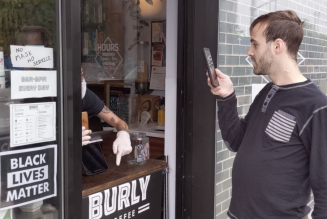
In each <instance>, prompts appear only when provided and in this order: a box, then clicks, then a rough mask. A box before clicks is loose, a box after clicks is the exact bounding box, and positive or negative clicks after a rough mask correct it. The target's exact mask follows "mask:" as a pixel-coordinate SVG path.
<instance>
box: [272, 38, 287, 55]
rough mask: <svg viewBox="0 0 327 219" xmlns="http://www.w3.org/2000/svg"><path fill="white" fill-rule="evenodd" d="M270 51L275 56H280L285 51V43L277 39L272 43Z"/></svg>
mask: <svg viewBox="0 0 327 219" xmlns="http://www.w3.org/2000/svg"><path fill="white" fill-rule="evenodd" d="M272 50H273V52H274V53H275V54H276V55H278V54H281V53H283V52H284V51H285V50H286V43H285V42H284V41H283V40H282V39H280V38H278V39H276V40H275V41H274V42H273V43H272Z"/></svg>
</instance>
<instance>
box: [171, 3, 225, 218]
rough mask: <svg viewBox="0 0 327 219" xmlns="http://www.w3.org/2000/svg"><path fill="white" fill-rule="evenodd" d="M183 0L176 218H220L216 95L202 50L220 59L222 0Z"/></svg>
mask: <svg viewBox="0 0 327 219" xmlns="http://www.w3.org/2000/svg"><path fill="white" fill-rule="evenodd" d="M178 4H179V5H178V16H179V17H178V26H179V28H178V70H177V74H178V75H177V127H178V129H177V133H176V134H177V142H176V145H177V147H176V156H177V158H176V167H177V169H176V218H183V219H184V218H185V219H186V218H187V219H188V218H194V219H196V218H214V217H215V166H216V165H215V154H216V153H215V146H216V143H215V142H216V140H215V139H216V100H215V97H214V95H213V94H212V93H211V92H210V88H209V87H208V85H207V78H206V75H205V72H206V65H205V61H204V58H203V52H202V49H203V47H208V48H210V50H211V54H212V58H213V60H217V54H218V22H219V16H218V12H219V1H217V0H201V1H197V0H179V1H178ZM216 63H217V62H216Z"/></svg>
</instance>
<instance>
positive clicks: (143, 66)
mask: <svg viewBox="0 0 327 219" xmlns="http://www.w3.org/2000/svg"><path fill="white" fill-rule="evenodd" d="M149 59H150V48H149V42H148V41H138V43H137V76H136V80H135V81H136V82H147V81H148V79H149Z"/></svg>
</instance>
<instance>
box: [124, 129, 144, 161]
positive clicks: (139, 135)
mask: <svg viewBox="0 0 327 219" xmlns="http://www.w3.org/2000/svg"><path fill="white" fill-rule="evenodd" d="M129 135H130V138H131V144H132V149H133V150H132V152H131V153H129V154H128V155H126V156H125V159H126V162H127V163H128V164H131V165H142V164H145V163H146V161H147V160H148V159H149V158H150V144H149V138H148V137H147V136H146V134H145V133H143V132H135V133H130V134H129Z"/></svg>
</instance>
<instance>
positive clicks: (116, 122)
mask: <svg viewBox="0 0 327 219" xmlns="http://www.w3.org/2000/svg"><path fill="white" fill-rule="evenodd" d="M98 117H100V118H101V119H103V120H104V121H106V122H107V123H109V124H110V125H112V126H113V127H115V128H116V129H117V138H116V140H115V141H114V143H113V146H112V150H113V152H114V154H116V165H117V166H119V165H120V161H121V157H122V156H124V155H126V154H129V153H130V152H131V151H132V146H131V140H130V137H129V134H128V125H127V124H126V123H125V122H124V121H123V120H121V119H120V118H119V117H118V116H116V115H115V114H114V113H113V112H112V111H111V110H110V109H109V108H108V107H107V106H106V105H104V106H103V109H102V110H101V112H100V113H99V114H98Z"/></svg>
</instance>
